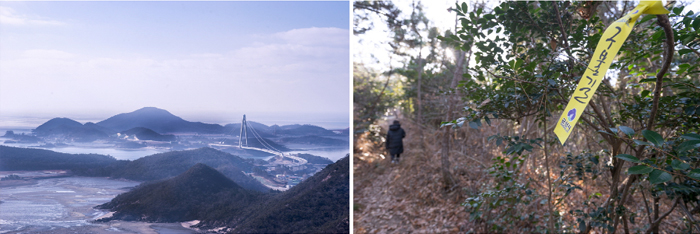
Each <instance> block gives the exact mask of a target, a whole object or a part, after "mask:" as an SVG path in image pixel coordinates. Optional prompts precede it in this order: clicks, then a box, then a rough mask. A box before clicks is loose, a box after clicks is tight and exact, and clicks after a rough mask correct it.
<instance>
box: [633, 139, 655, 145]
mask: <svg viewBox="0 0 700 234" xmlns="http://www.w3.org/2000/svg"><path fill="white" fill-rule="evenodd" d="M633 141H634V143H637V145H652V144H651V143H649V142H646V141H640V140H633Z"/></svg>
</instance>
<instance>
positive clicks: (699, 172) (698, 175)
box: [688, 169, 700, 180]
mask: <svg viewBox="0 0 700 234" xmlns="http://www.w3.org/2000/svg"><path fill="white" fill-rule="evenodd" d="M688 177H690V178H693V179H696V180H700V169H693V170H690V172H688Z"/></svg>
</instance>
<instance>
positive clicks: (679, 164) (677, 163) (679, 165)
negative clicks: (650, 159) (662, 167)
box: [671, 159, 690, 171]
mask: <svg viewBox="0 0 700 234" xmlns="http://www.w3.org/2000/svg"><path fill="white" fill-rule="evenodd" d="M671 167H673V169H675V170H679V171H682V170H686V169H688V168H690V164H687V163H684V162H683V161H681V160H678V159H674V160H673V161H672V162H671Z"/></svg>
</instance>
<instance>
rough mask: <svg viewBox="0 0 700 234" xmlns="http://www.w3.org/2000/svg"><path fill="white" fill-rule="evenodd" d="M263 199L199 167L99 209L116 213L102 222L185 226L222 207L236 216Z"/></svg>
mask: <svg viewBox="0 0 700 234" xmlns="http://www.w3.org/2000/svg"><path fill="white" fill-rule="evenodd" d="M263 197H264V195H263V194H261V193H259V192H256V191H250V190H246V189H244V188H242V187H240V186H238V185H237V184H236V183H235V182H233V181H231V180H230V179H229V178H227V177H226V176H224V175H223V174H221V173H220V172H218V171H217V170H215V169H213V168H211V167H209V166H207V165H205V164H202V163H198V164H195V165H194V166H192V167H191V168H189V169H188V170H187V171H185V172H184V173H182V174H180V175H178V176H176V177H173V178H171V179H167V180H163V181H157V182H151V183H144V184H142V185H140V186H138V187H136V188H135V189H133V190H131V191H129V192H127V193H123V194H120V195H119V196H117V197H116V198H114V199H112V201H110V202H108V203H105V204H102V205H100V206H97V207H96V208H99V209H110V210H112V211H115V213H114V215H113V216H112V217H111V218H108V219H103V220H101V221H109V220H112V219H115V220H116V219H118V220H127V221H147V222H183V221H189V220H195V219H201V218H202V217H206V216H207V215H208V214H210V213H211V212H212V210H215V209H217V208H220V207H221V205H222V204H223V205H224V207H226V208H227V209H228V210H229V211H230V212H229V213H227V215H231V216H237V215H238V213H240V212H241V211H242V210H243V208H244V207H247V206H248V205H249V204H250V203H253V202H257V201H259V200H261V198H263Z"/></svg>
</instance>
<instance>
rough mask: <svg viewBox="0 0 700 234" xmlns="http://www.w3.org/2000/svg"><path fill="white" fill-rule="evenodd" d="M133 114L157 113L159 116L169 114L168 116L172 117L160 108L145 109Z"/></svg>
mask: <svg viewBox="0 0 700 234" xmlns="http://www.w3.org/2000/svg"><path fill="white" fill-rule="evenodd" d="M131 113H154V114H155V113H158V114H168V115H172V114H171V113H170V112H169V111H167V110H164V109H160V108H157V107H144V108H141V109H138V110H135V111H133V112H131Z"/></svg>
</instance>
